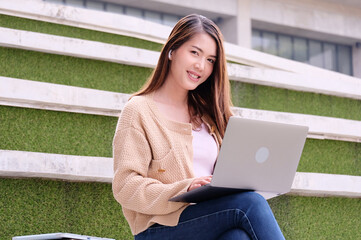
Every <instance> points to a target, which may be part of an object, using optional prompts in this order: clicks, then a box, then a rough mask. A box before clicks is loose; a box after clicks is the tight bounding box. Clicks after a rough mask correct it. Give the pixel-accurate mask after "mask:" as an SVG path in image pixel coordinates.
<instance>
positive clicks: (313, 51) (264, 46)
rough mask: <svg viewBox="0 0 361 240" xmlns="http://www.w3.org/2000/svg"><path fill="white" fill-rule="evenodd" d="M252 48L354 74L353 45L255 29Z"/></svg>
mask: <svg viewBox="0 0 361 240" xmlns="http://www.w3.org/2000/svg"><path fill="white" fill-rule="evenodd" d="M252 48H253V49H255V50H258V51H262V52H265V53H269V54H273V55H276V56H280V57H284V58H288V59H292V60H295V61H299V62H303V63H308V64H311V65H313V66H317V67H321V68H325V69H328V70H332V71H336V72H340V73H344V74H347V75H352V47H351V46H347V45H342V44H337V43H331V42H324V41H319V40H313V39H309V38H302V37H296V36H291V35H285V34H279V33H274V32H269V31H263V30H257V29H253V30H252Z"/></svg>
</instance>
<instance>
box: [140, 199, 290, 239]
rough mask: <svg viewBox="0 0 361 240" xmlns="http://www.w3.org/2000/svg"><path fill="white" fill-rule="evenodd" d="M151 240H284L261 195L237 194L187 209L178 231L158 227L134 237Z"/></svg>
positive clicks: (177, 227)
mask: <svg viewBox="0 0 361 240" xmlns="http://www.w3.org/2000/svg"><path fill="white" fill-rule="evenodd" d="M134 239H135V240H151V239H157V240H159V239H162V240H167V239H172V240H173V239H182V240H184V239H187V240H192V239H194V240H203V239H204V240H212V239H227V240H233V239H242V240H243V239H259V240H263V239H272V240H278V239H285V238H284V237H283V234H282V232H281V230H280V228H279V226H278V224H277V221H276V219H275V217H274V215H273V213H272V210H271V208H270V207H269V205H268V202H267V201H266V200H265V199H264V198H263V197H262V196H261V195H259V194H258V193H255V192H243V193H237V194H233V195H229V196H225V197H221V198H217V199H213V200H209V201H205V202H201V203H198V204H195V205H190V206H188V207H187V208H186V209H185V210H184V211H183V213H182V214H181V216H180V219H179V223H178V225H177V226H175V227H169V226H162V225H159V224H155V225H153V226H151V227H150V228H148V229H147V230H145V231H144V232H141V233H139V234H138V235H136V236H135V237H134Z"/></svg>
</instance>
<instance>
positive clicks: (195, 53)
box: [113, 14, 284, 240]
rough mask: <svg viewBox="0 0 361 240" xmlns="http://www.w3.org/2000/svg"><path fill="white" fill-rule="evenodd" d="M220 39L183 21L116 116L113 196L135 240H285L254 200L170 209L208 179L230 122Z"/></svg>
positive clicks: (191, 19)
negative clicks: (136, 91) (152, 67)
mask: <svg viewBox="0 0 361 240" xmlns="http://www.w3.org/2000/svg"><path fill="white" fill-rule="evenodd" d="M222 38H223V37H222V35H221V32H220V31H219V29H218V27H217V26H216V25H215V24H214V23H213V22H212V21H211V20H209V19H207V18H206V17H203V16H200V15H194V14H193V15H189V16H186V17H184V18H182V19H181V20H180V21H179V22H178V23H177V24H176V26H175V27H174V29H173V30H172V32H171V34H170V36H169V38H168V40H167V42H166V44H165V45H164V47H163V49H162V51H161V54H160V57H159V61H158V64H157V66H156V68H155V70H154V72H153V74H152V76H151V77H150V78H149V80H148V82H147V83H146V85H145V86H144V87H143V89H142V90H140V91H139V92H138V93H136V94H134V95H133V97H132V98H131V99H130V101H129V102H128V103H127V104H126V105H125V107H124V109H123V111H122V113H121V116H120V118H119V121H118V125H117V128H116V132H115V136H114V142H113V155H114V179H113V193H114V197H115V199H116V200H117V201H118V202H119V203H120V204H121V205H122V209H123V213H124V216H125V218H126V219H127V221H128V223H129V225H130V228H131V231H132V233H133V234H134V235H135V239H157V240H159V239H162V240H165V239H187V240H189V239H197V240H202V239H207V240H209V239H210V240H212V239H227V240H230V239H273V240H275V239H284V237H283V235H282V233H281V230H280V228H279V226H278V224H277V222H276V220H275V218H274V216H273V213H272V211H271V209H270V208H269V205H268V203H267V201H266V200H265V199H264V198H263V197H262V196H260V195H258V194H257V193H254V192H245V193H240V194H233V195H229V196H226V197H221V198H218V199H213V200H209V201H205V202H202V203H198V204H193V205H190V204H187V203H178V202H170V201H168V200H169V199H170V198H172V197H174V196H176V195H179V194H181V193H184V192H186V191H189V190H192V189H195V188H197V187H200V186H202V185H205V184H208V183H209V182H210V181H211V178H212V172H213V166H214V164H215V161H216V158H217V154H218V150H219V147H220V145H221V142H222V138H223V136H224V132H225V129H226V126H227V122H228V119H229V117H230V116H231V115H232V113H231V110H230V106H231V100H230V93H229V91H230V89H229V80H228V75H227V70H226V59H225V53H224V48H223V40H222Z"/></svg>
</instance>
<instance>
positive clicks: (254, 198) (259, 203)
mask: <svg viewBox="0 0 361 240" xmlns="http://www.w3.org/2000/svg"><path fill="white" fill-rule="evenodd" d="M224 200H225V202H224V203H225V204H227V206H228V207H230V208H232V209H239V210H242V211H244V210H246V209H254V208H269V205H268V202H267V200H266V199H264V197H263V196H262V195H260V194H259V193H256V192H242V193H237V194H233V195H230V196H227V197H226V198H225V199H224Z"/></svg>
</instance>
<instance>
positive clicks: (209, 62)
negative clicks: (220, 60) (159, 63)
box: [166, 33, 217, 91]
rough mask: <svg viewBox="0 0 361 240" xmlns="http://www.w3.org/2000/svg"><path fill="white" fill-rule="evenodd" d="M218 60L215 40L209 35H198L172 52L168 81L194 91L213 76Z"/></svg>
mask: <svg viewBox="0 0 361 240" xmlns="http://www.w3.org/2000/svg"><path fill="white" fill-rule="evenodd" d="M216 58H217V45H216V42H215V40H214V39H213V38H212V37H211V36H209V35H208V34H207V33H198V34H196V35H194V36H193V37H192V38H191V39H190V40H188V41H187V42H185V43H183V44H182V45H181V46H180V47H179V48H178V49H177V50H175V51H172V54H171V58H170V59H171V65H170V71H169V75H168V77H167V80H166V81H172V83H173V84H175V85H176V87H179V88H180V89H184V90H187V91H189V90H194V89H196V88H197V87H198V86H199V85H200V84H202V83H203V82H204V81H206V80H207V79H208V77H209V76H210V75H211V73H212V71H213V67H214V63H215V61H216Z"/></svg>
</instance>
